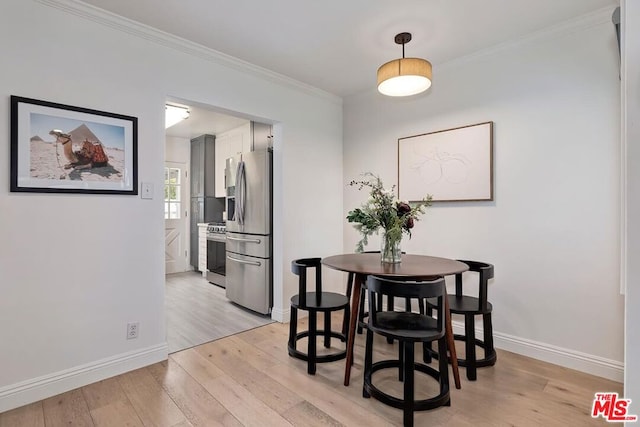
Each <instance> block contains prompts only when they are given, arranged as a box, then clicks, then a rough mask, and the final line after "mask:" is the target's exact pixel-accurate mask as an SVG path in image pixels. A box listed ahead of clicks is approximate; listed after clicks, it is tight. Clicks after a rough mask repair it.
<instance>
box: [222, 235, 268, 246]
mask: <svg viewBox="0 0 640 427" xmlns="http://www.w3.org/2000/svg"><path fill="white" fill-rule="evenodd" d="M227 239H229V240H233V241H236V242H246V243H258V244H259V243H260V242H261V240H260V239H241V238H239V237H230V236H227Z"/></svg>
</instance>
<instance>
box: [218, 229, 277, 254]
mask: <svg viewBox="0 0 640 427" xmlns="http://www.w3.org/2000/svg"><path fill="white" fill-rule="evenodd" d="M227 252H234V253H236V254H243V255H249V256H255V257H258V258H270V257H271V237H270V236H264V235H256V234H242V233H229V232H227Z"/></svg>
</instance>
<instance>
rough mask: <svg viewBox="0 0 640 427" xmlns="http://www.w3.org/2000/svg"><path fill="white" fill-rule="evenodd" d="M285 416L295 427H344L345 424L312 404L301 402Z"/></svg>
mask: <svg viewBox="0 0 640 427" xmlns="http://www.w3.org/2000/svg"><path fill="white" fill-rule="evenodd" d="M283 416H284V417H285V418H286V419H288V420H289V421H290V422H291V424H293V425H294V426H305V427H327V426H330V427H342V426H344V424H342V423H341V422H339V421H337V420H336V419H335V418H333V417H332V416H331V415H329V414H327V413H326V412H323V411H321V410H320V409H318V408H317V407H315V406H313V405H312V404H311V403H309V402H307V401H306V400H305V401H304V402H300V403H299V404H297V405H296V406H294V407H293V408H291V409H289V410H288V411H286V412H285V413H284V414H283Z"/></svg>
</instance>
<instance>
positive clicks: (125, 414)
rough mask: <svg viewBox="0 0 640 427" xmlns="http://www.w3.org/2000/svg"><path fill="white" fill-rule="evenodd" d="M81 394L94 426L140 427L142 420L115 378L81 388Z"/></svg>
mask: <svg viewBox="0 0 640 427" xmlns="http://www.w3.org/2000/svg"><path fill="white" fill-rule="evenodd" d="M82 393H83V395H84V398H85V400H86V402H87V406H88V407H89V413H90V414H91V418H92V419H93V422H94V423H95V425H96V426H98V427H102V426H113V427H118V426H126V427H142V425H143V424H142V420H141V419H140V417H138V414H137V413H136V410H135V409H134V407H133V405H132V404H131V402H130V401H129V398H128V397H127V395H126V394H125V392H124V390H123V389H122V386H121V385H120V382H119V381H118V379H117V378H109V379H107V380H104V381H99V382H97V383H94V384H91V385H88V386H86V387H83V388H82Z"/></svg>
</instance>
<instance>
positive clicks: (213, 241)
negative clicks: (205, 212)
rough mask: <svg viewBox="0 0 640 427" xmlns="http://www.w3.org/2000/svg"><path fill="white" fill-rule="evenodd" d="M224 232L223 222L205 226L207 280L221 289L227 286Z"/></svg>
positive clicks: (225, 228) (225, 229)
mask: <svg viewBox="0 0 640 427" xmlns="http://www.w3.org/2000/svg"><path fill="white" fill-rule="evenodd" d="M226 232H227V227H226V225H225V223H224V222H211V223H209V225H208V226H207V280H208V281H209V282H211V283H213V284H214V285H218V286H220V287H222V288H225V287H226V285H227V282H226V277H225V276H226V262H227V260H226V254H225V251H226V242H227V239H226Z"/></svg>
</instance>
